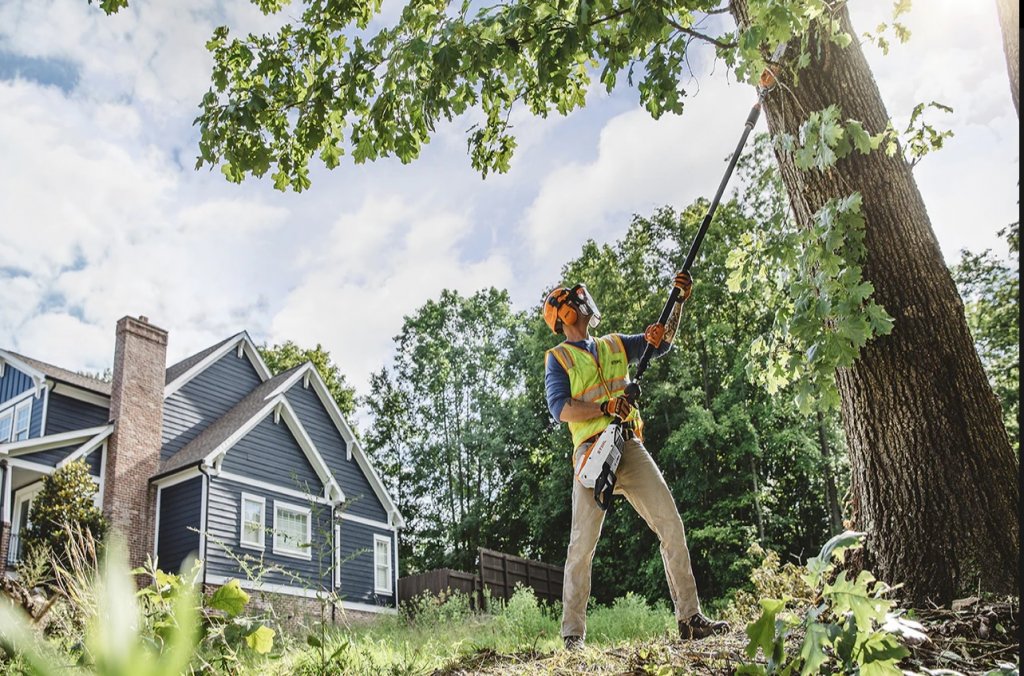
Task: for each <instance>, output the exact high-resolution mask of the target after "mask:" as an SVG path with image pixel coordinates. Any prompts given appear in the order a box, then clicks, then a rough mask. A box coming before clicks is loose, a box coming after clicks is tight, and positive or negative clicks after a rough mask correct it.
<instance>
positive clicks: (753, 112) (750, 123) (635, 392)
mask: <svg viewBox="0 0 1024 676" xmlns="http://www.w3.org/2000/svg"><path fill="white" fill-rule="evenodd" d="M760 115H761V101H760V100H758V102H757V103H755V104H754V107H753V108H751V109H750V114H749V115H747V121H746V123H745V124H744V127H743V136H741V137H740V142H739V143H737V144H736V150H735V152H733V154H732V157H731V158H729V166H728V168H727V169H726V170H725V176H723V177H722V182H721V183H720V184H719V185H718V192H716V193H715V198H714V199H713V200H711V206H710V207H708V212H707V214H705V215H704V220H703V221H701V224H700V229H699V230H697V235H696V237H694V238H693V244H691V245H690V252H689V253H688V254H686V260H685V261H684V262H683V267H682V268H681V270H682V271H683V272H689V271H690V266H692V265H693V261H694V259H695V258H697V252H698V251H700V245H701V243H703V241H704V235H705V234H707V231H708V228H709V227H710V226H711V219H712V218H714V216H715V210H716V209H718V203H719V202H720V201H721V199H722V194H723V193H725V186H726V185H728V183H729V179H730V178H732V172H733V169H735V168H736V162H737V161H738V160H739V159H740V153H741V152H743V146H745V145H746V144H747V137H748V136H750V132H751V130H752V129H753V128H754V125H755V124H757V118H758V117H760ZM678 298H679V289H678V288H676V287H672V293H671V294H670V295H669V297H668V302H667V303H665V309H663V310H662V311H661V318H660V319H659V320H658V321H659V322H660V323H662V324H664V323H665V322H667V321H668V318H669V315H671V314H672V308H673V307H675V304H676V300H677V299H678ZM652 356H654V348H653V347H652V346H651V345H650V344H647V345H646V346H645V347H644V353H643V355H641V356H640V363H639V364H638V365H637V367H636V373H635V374H634V375H633V382H631V383H630V384H629V385H628V386H627V387H626V397H627V398H628V399H629V400H630V402H633V403H635V402H636V400H637V398H639V396H640V385H639V382H640V378H641V377H642V376H643V374H644V371H646V370H647V364H648V363H649V362H650V361H651V357H652Z"/></svg>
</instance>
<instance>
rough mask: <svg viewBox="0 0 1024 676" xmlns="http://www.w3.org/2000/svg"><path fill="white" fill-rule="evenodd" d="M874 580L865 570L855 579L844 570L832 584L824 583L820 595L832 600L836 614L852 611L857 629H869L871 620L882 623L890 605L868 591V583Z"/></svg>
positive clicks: (889, 602) (862, 630) (864, 630)
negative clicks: (851, 578)
mask: <svg viewBox="0 0 1024 676" xmlns="http://www.w3.org/2000/svg"><path fill="white" fill-rule="evenodd" d="M874 580H875V578H874V576H873V575H872V574H871V573H870V572H868V571H866V570H862V571H861V572H860V575H858V576H857V579H856V580H850V579H849V578H848V577H847V574H846V572H845V571H844V572H842V573H840V574H839V577H838V578H837V579H836V581H835V582H834V583H833V584H827V585H825V588H824V590H822V596H824V597H825V598H826V599H829V600H831V601H832V605H833V610H834V612H835V613H836V614H837V615H840V616H842V615H844V614H845V613H847V612H850V613H852V614H853V617H854V619H855V620H856V622H857V627H858V630H859V631H861V632H866V631H871V630H872V622H878V624H882V623H883V622H884V621H885V615H886V613H888V612H889V608H891V607H892V601H888V600H885V599H879V598H875V597H874V596H872V595H871V594H870V593H869V592H868V584H870V583H871V582H874Z"/></svg>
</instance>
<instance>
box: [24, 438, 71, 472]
mask: <svg viewBox="0 0 1024 676" xmlns="http://www.w3.org/2000/svg"><path fill="white" fill-rule="evenodd" d="M81 446H82V444H72V445H70V446H61V447H60V448H50V449H47V450H45V451H39V452H38V453H26V454H23V455H19V456H18V459H19V460H27V461H29V462H34V463H38V464H40V465H46V466H47V467H56V466H57V463H58V462H60V461H61V460H63V459H64V458H66V457H68V456H69V455H71V454H72V453H74V452H75V451H76V450H78V449H79V448H80V447H81Z"/></svg>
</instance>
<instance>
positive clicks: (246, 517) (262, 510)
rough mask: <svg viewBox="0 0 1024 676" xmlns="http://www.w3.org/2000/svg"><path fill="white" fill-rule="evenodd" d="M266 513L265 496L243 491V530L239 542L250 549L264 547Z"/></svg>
mask: <svg viewBox="0 0 1024 676" xmlns="http://www.w3.org/2000/svg"><path fill="white" fill-rule="evenodd" d="M266 513H267V501H266V500H265V499H264V498H261V497H259V496H256V495H249V494H247V493H242V519H241V521H242V525H241V531H242V532H241V534H240V535H239V538H238V542H239V544H241V545H242V546H243V547H249V548H250V549H263V547H264V540H265V538H266V526H265V525H264V519H265V518H266V516H265V515H266Z"/></svg>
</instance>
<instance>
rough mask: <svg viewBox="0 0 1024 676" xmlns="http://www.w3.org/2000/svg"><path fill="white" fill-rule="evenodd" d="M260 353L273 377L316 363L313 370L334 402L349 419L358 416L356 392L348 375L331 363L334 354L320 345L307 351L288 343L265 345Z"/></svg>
mask: <svg viewBox="0 0 1024 676" xmlns="http://www.w3.org/2000/svg"><path fill="white" fill-rule="evenodd" d="M257 350H258V351H259V353H260V357H262V359H263V361H264V362H266V364H267V368H269V369H270V372H271V373H273V374H274V375H277V374H278V373H282V372H284V371H287V370H288V369H292V368H295V367H296V366H301V365H302V364H305V363H306V362H307V361H310V362H313V366H314V367H316V371H317V373H319V374H320V377H321V378H323V381H324V384H325V385H327V391H328V392H330V393H331V398H332V399H334V401H335V403H337V404H338V409H339V410H340V411H341V413H342V415H344V416H346V417H349V416H351V415H352V414H353V413H354V412H355V408H356V407H355V388H353V387H350V386H349V385H348V384H347V383H346V382H345V374H344V373H342V372H341V369H340V368H338V366H337V364H335V363H334V361H333V360H332V359H331V353H330V352H328V351H327V350H325V349H324V348H323V346H322V345H320V343H317V344H316V347H314V348H308V347H306V348H304V347H299V346H298V345H296V344H295V343H294V342H292V341H290V340H286V341H285V342H283V343H281V344H279V345H272V346H268V345H267V344H266V343H264V344H263V345H260V346H259V347H258V348H257Z"/></svg>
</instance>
